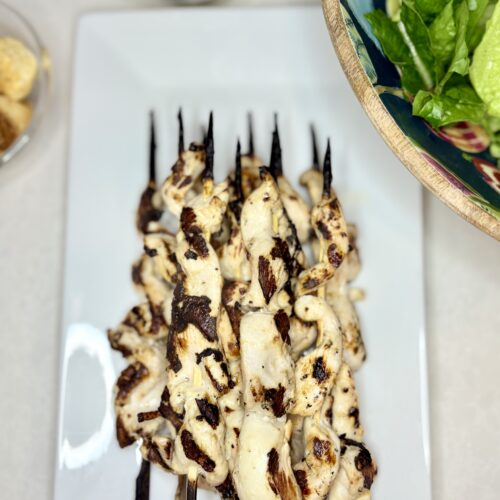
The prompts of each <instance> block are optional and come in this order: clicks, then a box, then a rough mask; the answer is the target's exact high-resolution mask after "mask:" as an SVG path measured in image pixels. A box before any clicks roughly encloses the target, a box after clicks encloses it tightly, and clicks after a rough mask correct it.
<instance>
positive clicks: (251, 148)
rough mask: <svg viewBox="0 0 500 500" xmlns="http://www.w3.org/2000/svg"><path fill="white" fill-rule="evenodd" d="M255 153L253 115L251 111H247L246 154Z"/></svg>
mask: <svg viewBox="0 0 500 500" xmlns="http://www.w3.org/2000/svg"><path fill="white" fill-rule="evenodd" d="M254 153H255V149H254V143H253V116H252V113H251V112H248V153H247V154H248V155H249V156H253V155H254Z"/></svg>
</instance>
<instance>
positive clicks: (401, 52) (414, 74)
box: [366, 9, 426, 94]
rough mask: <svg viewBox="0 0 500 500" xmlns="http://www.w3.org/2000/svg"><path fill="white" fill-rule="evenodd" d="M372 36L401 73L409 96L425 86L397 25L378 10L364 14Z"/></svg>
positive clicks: (402, 81) (403, 84) (402, 82)
mask: <svg viewBox="0 0 500 500" xmlns="http://www.w3.org/2000/svg"><path fill="white" fill-rule="evenodd" d="M366 18H367V19H368V22H369V23H370V25H371V27H372V30H373V33H374V35H375V36H376V37H377V38H378V40H379V42H380V44H381V45H382V49H383V51H384V54H385V55H386V56H387V57H388V59H389V60H390V61H391V62H392V63H393V64H395V65H396V66H397V67H398V69H399V71H400V72H401V84H402V86H403V88H404V89H405V90H407V91H408V92H410V93H411V94H416V93H417V92H418V91H419V90H420V89H425V88H426V86H425V85H424V82H423V80H422V77H421V75H420V73H419V72H418V70H417V68H416V66H415V63H414V60H413V58H412V55H411V53H410V49H409V48H408V46H407V45H406V43H405V40H404V38H403V35H402V34H401V31H400V30H399V28H398V25H397V23H394V22H392V21H391V20H390V19H389V18H388V17H387V15H386V14H385V12H383V11H382V10H380V9H377V10H374V11H373V12H369V13H368V14H366Z"/></svg>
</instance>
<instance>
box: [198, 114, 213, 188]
mask: <svg viewBox="0 0 500 500" xmlns="http://www.w3.org/2000/svg"><path fill="white" fill-rule="evenodd" d="M201 178H202V180H203V181H204V180H206V179H211V180H213V178H214V124H213V113H212V111H210V118H209V120H208V131H207V139H206V141H205V169H204V170H203V173H202V176H201Z"/></svg>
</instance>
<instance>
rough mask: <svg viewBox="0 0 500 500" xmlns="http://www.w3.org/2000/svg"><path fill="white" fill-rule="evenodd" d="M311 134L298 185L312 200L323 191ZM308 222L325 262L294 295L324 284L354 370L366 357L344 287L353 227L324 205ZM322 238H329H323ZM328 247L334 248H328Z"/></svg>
mask: <svg viewBox="0 0 500 500" xmlns="http://www.w3.org/2000/svg"><path fill="white" fill-rule="evenodd" d="M311 135H312V144H313V167H312V168H311V169H309V170H307V171H306V172H305V173H304V174H302V176H301V183H302V184H303V185H305V186H306V187H307V189H308V191H309V195H310V197H311V199H312V200H313V201H314V200H315V199H317V198H318V196H321V193H322V191H323V176H322V175H321V172H320V171H319V170H317V168H316V162H317V157H318V150H317V145H316V135H315V132H314V128H313V127H311ZM333 196H334V198H333V200H335V199H336V198H335V194H334V193H333ZM320 205H321V198H320V199H319V200H318V201H317V202H316V206H317V207H319V206H320ZM328 212H331V213H332V215H331V216H330V215H329V214H328ZM330 217H331V218H330ZM336 218H337V220H336ZM312 219H313V220H314V221H315V222H314V221H313V225H315V227H316V235H317V236H318V238H317V240H315V241H314V242H313V247H314V248H315V250H316V252H315V253H317V254H318V256H319V257H321V255H324V253H325V248H326V253H327V255H328V257H329V262H328V263H327V264H325V265H316V266H313V267H312V268H310V269H308V270H306V271H304V272H303V273H302V275H301V276H300V278H299V291H298V293H299V294H300V293H303V292H304V291H305V290H307V289H308V287H310V289H311V290H314V288H315V286H316V285H317V286H318V287H320V286H322V285H323V284H325V282H326V299H327V302H328V304H329V305H330V306H331V307H332V308H333V310H334V312H335V314H336V315H337V317H338V320H339V322H340V325H341V329H342V333H343V352H344V359H345V360H346V361H347V362H348V363H349V365H350V366H351V368H353V369H354V370H357V369H359V368H360V366H361V364H362V363H363V361H364V359H365V358H366V350H365V346H364V342H363V338H362V336H361V330H360V327H359V321H358V317H357V314H356V310H355V308H354V305H353V303H352V297H351V294H350V291H349V289H348V286H347V285H348V283H349V282H350V281H352V280H353V279H354V278H355V277H356V275H357V273H358V272H359V268H360V264H359V255H358V250H357V247H356V229H355V227H354V226H353V225H349V224H346V223H345V221H344V217H343V215H342V212H341V210H340V208H339V209H338V210H333V209H332V207H331V206H330V207H329V206H328V204H326V206H325V204H323V208H322V209H321V210H316V211H315V210H313V214H312ZM325 236H330V237H331V238H330V239H326V238H325ZM346 243H347V251H346ZM332 244H333V245H335V247H331V245H332ZM329 248H332V251H331V252H329V251H328V249H329ZM339 248H340V250H339ZM330 257H331V258H330ZM330 261H331V262H330ZM332 276H333V277H332Z"/></svg>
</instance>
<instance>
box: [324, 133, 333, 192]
mask: <svg viewBox="0 0 500 500" xmlns="http://www.w3.org/2000/svg"><path fill="white" fill-rule="evenodd" d="M331 184H332V154H331V148H330V139H328V142H327V144H326V153H325V160H324V162H323V197H324V198H328V197H329V196H330V193H331V189H330V186H331Z"/></svg>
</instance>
